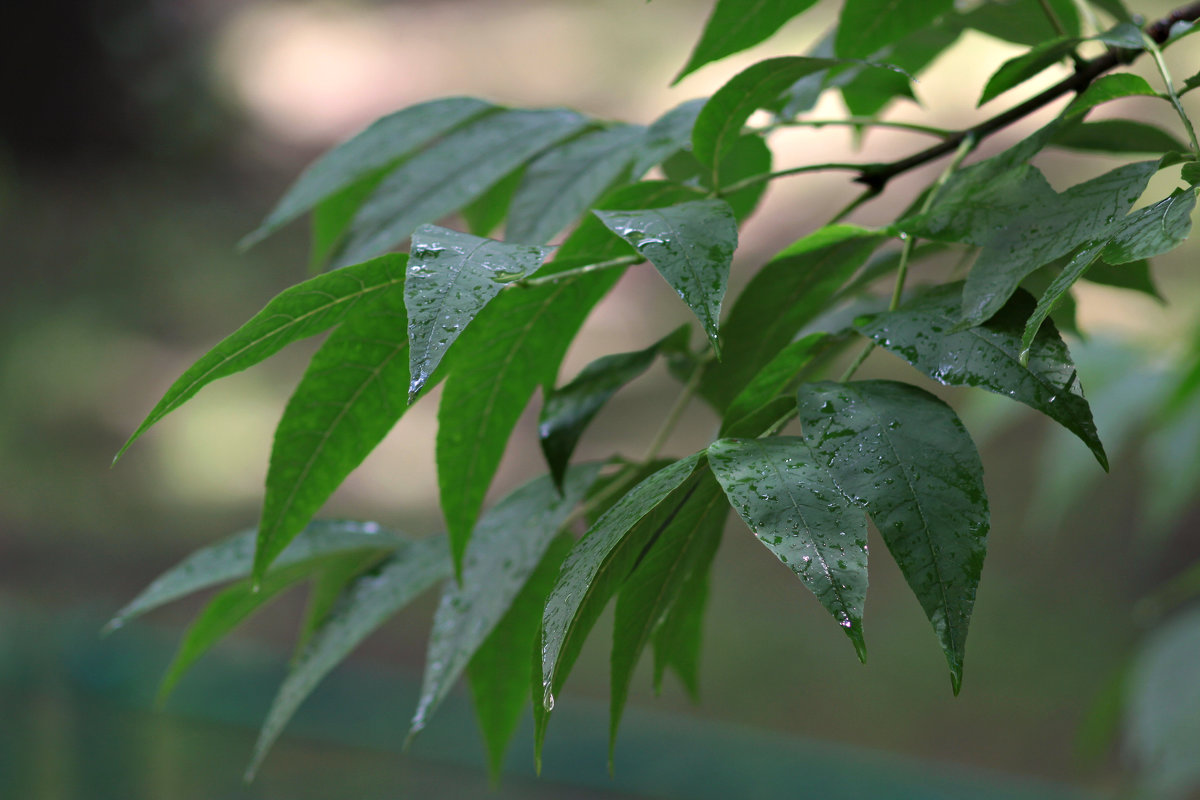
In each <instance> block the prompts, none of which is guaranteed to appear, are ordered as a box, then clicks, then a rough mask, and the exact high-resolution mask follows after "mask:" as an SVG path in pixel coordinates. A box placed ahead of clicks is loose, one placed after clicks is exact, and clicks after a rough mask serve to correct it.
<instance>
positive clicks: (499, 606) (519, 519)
mask: <svg viewBox="0 0 1200 800" xmlns="http://www.w3.org/2000/svg"><path fill="white" fill-rule="evenodd" d="M599 472H600V466H599V465H598V464H589V465H586V466H579V467H575V468H574V469H572V470H571V471H570V472H569V473H568V474H567V476H566V478H565V480H564V482H563V486H562V493H561V494H560V493H559V490H558V488H557V487H556V486H555V485H554V482H553V481H551V480H550V478H549V476H543V477H541V478H538V479H536V480H534V481H531V482H530V483H527V484H525V485H524V486H522V487H521V488H519V489H517V490H516V491H515V492H513V493H512V494H510V495H508V496H507V497H505V498H504V499H503V500H501V501H500V502H499V503H497V504H496V506H495V507H494V508H492V509H491V510H489V511H488V512H487V513H486V514H484V515H483V516H482V517H480V519H479V523H478V524H477V525H476V526H475V530H474V532H473V533H472V535H471V542H470V544H469V545H468V546H467V552H466V556H465V558H464V559H463V568H462V578H461V580H457V581H448V582H447V583H446V587H445V589H444V590H443V591H442V598H441V602H440V603H439V604H438V608H437V612H436V613H435V614H434V617H433V632H432V633H431V634H430V636H429V650H428V653H427V655H426V657H425V676H424V678H423V679H422V682H421V696H420V699H419V700H418V702H417V710H416V712H415V713H414V714H413V718H412V727H411V731H410V733H409V735H410V736H412V735H413V734H416V733H417V732H418V731H420V730H421V729H422V728H424V727H425V723H426V721H427V720H428V718H429V717H430V716H431V715H432V714H433V712H434V711H435V710H436V709H437V707H438V705H439V704H440V703H441V702H442V700H443V699H444V698H445V696H446V694H447V693H448V692H449V691H450V689H451V687H452V686H453V685H454V683H455V682H456V681H457V680H458V678H459V676H460V675H461V674H462V672H463V670H464V669H466V667H467V664H468V663H469V662H470V661H471V658H472V657H473V656H474V654H475V652H476V651H477V650H478V649H479V647H480V646H481V645H482V644H483V642H484V640H485V639H487V637H488V636H489V635H491V633H492V631H493V630H494V629H495V627H496V625H497V624H498V623H499V622H500V620H501V619H502V618H503V617H504V615H505V614H506V613H508V610H509V608H510V607H511V606H512V603H513V600H514V598H516V596H517V595H518V594H519V593H520V592H521V590H522V588H523V587H524V585H525V582H526V581H527V580H528V579H529V576H530V575H531V574H532V573H533V571H534V570H535V569H536V568H537V566H538V564H539V563H540V562H541V561H542V558H543V556H545V554H546V550H547V548H548V547H549V546H550V543H551V542H552V541H553V540H554V538H555V537H556V536H557V535H558V533H559V528H560V527H561V526H562V524H563V521H564V520H565V519H566V517H567V515H568V514H570V513H571V510H572V509H573V508H574V507H575V506H576V504H578V503H579V502H580V501H581V500H582V499H583V497H584V495H585V494H586V493H587V490H588V488H589V487H590V486H591V484H592V482H593V481H594V480H595V478H596V476H597V475H598V474H599ZM530 646H532V641H531V642H530ZM528 652H529V651H528V650H527V649H526V650H523V651H522V654H524V653H528ZM520 679H521V687H522V688H523V689H526V690H528V685H529V681H528V670H527V669H524V668H522V669H521V670H520Z"/></svg>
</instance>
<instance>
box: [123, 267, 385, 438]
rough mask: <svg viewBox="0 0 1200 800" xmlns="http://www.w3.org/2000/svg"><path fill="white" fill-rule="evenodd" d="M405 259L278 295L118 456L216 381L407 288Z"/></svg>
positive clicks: (172, 394)
mask: <svg viewBox="0 0 1200 800" xmlns="http://www.w3.org/2000/svg"><path fill="white" fill-rule="evenodd" d="M404 264H405V257H404V256H402V255H394V256H383V257H381V258H376V259H373V260H371V261H368V262H366V263H364V264H358V265H356V266H355V267H353V268H352V269H346V270H342V271H340V272H335V273H331V274H329V275H319V276H317V277H315V278H312V279H310V280H307V281H304V282H303V283H299V284H297V285H295V286H293V287H291V288H290V289H286V290H284V291H283V292H280V293H279V295H278V296H277V297H275V299H273V300H271V302H269V303H267V305H266V307H265V308H263V310H262V311H260V312H258V313H257V314H255V315H254V316H253V317H251V318H250V320H249V321H248V322H247V323H246V324H245V325H243V326H242V327H240V328H238V329H237V330H236V331H234V332H233V333H232V334H230V335H229V336H227V337H225V338H224V339H222V340H221V342H220V343H219V344H218V345H217V346H216V347H214V348H213V349H212V350H209V351H208V352H207V353H205V354H204V356H202V357H201V358H200V360H198V361H197V362H196V363H195V364H193V365H192V366H191V367H189V368H188V369H187V371H185V372H184V373H183V375H181V376H180V377H179V379H178V380H176V381H175V383H173V384H172V385H171V388H170V389H168V390H167V392H166V394H165V395H163V398H162V399H161V400H159V401H158V404H157V405H155V407H154V409H153V410H151V412H150V413H149V414H148V415H147V416H146V419H145V420H144V421H143V422H142V424H141V425H139V426H138V428H137V430H136V431H134V432H133V435H132V436H130V437H129V440H128V441H126V442H125V445H124V446H123V447H122V448H121V451H120V452H119V453H117V458H120V457H121V454H122V453H124V452H125V451H126V450H127V449H129V446H130V445H131V444H133V442H134V441H135V440H137V438H138V437H139V436H141V435H142V434H143V433H145V432H146V430H147V429H148V428H150V426H152V425H154V424H155V423H156V422H158V421H159V420H160V419H162V418H163V417H165V416H166V415H167V414H169V413H171V412H172V411H174V410H175V409H177V408H179V407H180V406H181V405H183V404H184V403H186V402H187V401H188V400H190V399H191V398H192V396H193V395H195V394H196V392H198V391H200V390H201V389H202V388H204V386H206V385H207V384H209V383H212V382H213V381H215V380H217V379H218V378H224V377H226V376H227V375H232V374H234V373H235V372H240V371H242V370H244V369H247V368H248V367H252V366H254V365H255V364H257V363H259V362H260V361H264V360H266V359H267V358H269V357H270V356H273V355H274V354H275V353H278V352H279V351H280V350H282V349H283V348H284V347H286V346H287V345H289V344H291V343H292V342H294V341H296V340H298V339H303V338H307V337H309V336H315V335H316V334H318V333H321V332H322V331H325V330H328V329H329V328H331V327H333V326H334V325H337V324H338V323H339V322H341V321H342V320H343V319H345V318H346V315H347V314H349V313H350V312H351V311H352V310H353V309H354V307H355V306H356V305H358V304H359V303H360V302H362V301H363V300H366V299H368V298H371V297H373V296H375V295H377V294H379V293H380V292H383V291H386V290H388V289H390V288H392V287H395V286H398V285H400V284H402V283H403V282H404Z"/></svg>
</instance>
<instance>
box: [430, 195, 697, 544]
mask: <svg viewBox="0 0 1200 800" xmlns="http://www.w3.org/2000/svg"><path fill="white" fill-rule="evenodd" d="M696 196H697V193H696V192H694V191H692V190H689V189H685V188H683V187H681V186H676V185H674V184H669V183H662V182H645V183H639V184H634V185H632V186H627V187H622V188H620V189H617V190H615V191H613V192H611V193H610V194H609V195H607V196H606V197H605V198H603V199H602V200H601V201H600V203H599V204H598V205H599V206H600V207H613V205H614V204H619V207H624V208H630V207H637V206H646V207H652V206H654V205H669V204H671V203H677V202H681V201H682V200H685V199H690V198H694V197H696ZM628 252H630V249H629V246H628V245H627V244H626V243H625V242H624V241H622V240H620V239H618V238H616V237H614V236H613V235H612V234H611V233H610V232H609V231H608V230H607V229H606V228H605V227H604V226H603V225H602V224H600V221H599V220H597V219H594V218H590V217H589V218H586V219H585V220H584V222H583V223H582V224H581V225H580V226H579V228H578V229H576V231H575V232H574V233H573V234H571V236H570V237H569V238H568V239H567V240H566V241H565V242H563V244H562V246H561V247H559V249H558V252H557V254H556V256H555V258H554V260H552V261H551V262H550V263H548V264H546V265H545V266H543V267H542V269H541V271H540V273H539V274H540V275H541V276H542V277H545V276H548V275H553V274H556V273H558V272H560V271H562V270H564V269H568V268H571V267H575V266H580V265H581V264H588V263H596V262H600V261H604V260H606V259H609V258H613V257H614V256H618V255H623V254H625V253H628ZM622 273H623V270H622V269H607V270H602V271H598V272H593V273H590V274H587V275H584V276H581V277H579V278H576V279H572V280H563V281H561V282H558V283H553V284H548V285H542V286H533V287H522V288H519V289H512V290H511V291H507V292H503V293H501V295H500V296H499V297H497V298H496V299H495V300H494V301H492V302H491V303H489V304H488V306H487V307H486V308H485V309H484V310H483V312H482V313H480V315H479V317H478V318H477V319H476V320H475V322H474V323H473V324H472V325H471V326H470V327H469V328H468V329H467V330H466V332H465V333H464V334H463V336H462V337H461V338H460V341H459V343H458V345H456V347H455V353H456V354H457V355H456V356H455V358H454V359H453V360H454V369H453V371H452V372H451V374H450V375H449V377H448V378H447V380H446V387H445V390H444V392H443V394H442V402H441V406H440V407H439V410H438V432H437V465H438V486H439V489H440V492H441V505H442V512H443V514H444V515H445V517H446V529H447V533H448V535H449V538H450V542H451V547H450V549H451V552H452V553H453V554H454V558H455V563H460V562H461V559H462V554H463V551H464V548H465V546H466V543H467V540H468V539H469V538H470V535H471V528H472V527H473V526H474V524H475V517H476V515H477V514H478V513H479V507H480V505H481V504H482V502H483V497H484V494H485V493H486V492H487V488H488V485H489V484H490V483H491V480H492V476H493V475H495V473H496V468H497V467H498V466H499V464H500V458H501V456H502V455H503V454H504V448H505V445H506V444H507V442H508V438H509V435H510V434H511V433H512V430H513V426H514V425H516V422H517V419H518V418H519V417H520V416H521V412H522V411H523V410H524V409H525V406H526V405H527V404H528V402H529V399H530V398H531V397H532V396H533V392H534V390H535V389H537V387H538V386H541V385H553V384H554V381H555V378H556V376H557V372H558V366H559V364H560V363H561V362H562V359H563V356H564V355H565V353H566V350H567V347H568V346H569V345H570V343H571V340H572V339H573V338H574V337H575V334H576V332H577V331H578V330H579V328H580V326H581V325H582V324H583V321H584V319H585V318H586V317H587V315H588V313H589V312H590V311H591V310H592V308H593V307H594V306H595V305H596V303H598V302H600V299H601V298H602V297H604V295H605V294H606V293H607V292H608V290H609V289H611V288H612V286H613V285H614V284H615V283H616V282H617V280H618V279H619V278H620V277H621V275H622Z"/></svg>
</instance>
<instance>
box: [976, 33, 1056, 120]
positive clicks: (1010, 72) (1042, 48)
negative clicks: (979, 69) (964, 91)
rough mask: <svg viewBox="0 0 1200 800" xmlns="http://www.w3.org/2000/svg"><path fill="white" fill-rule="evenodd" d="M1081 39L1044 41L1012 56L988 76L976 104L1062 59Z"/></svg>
mask: <svg viewBox="0 0 1200 800" xmlns="http://www.w3.org/2000/svg"><path fill="white" fill-rule="evenodd" d="M1078 44H1079V39H1077V38H1075V37H1073V36H1072V37H1062V38H1057V39H1051V40H1049V41H1045V42H1042V43H1040V44H1038V45H1037V46H1035V47H1034V48H1033V49H1032V50H1030V51H1029V52H1027V53H1022V54H1021V55H1019V56H1016V57H1015V58H1010V59H1009V60H1008V61H1005V62H1004V63H1003V64H1001V65H1000V69H998V70H996V72H995V73H994V74H993V75H992V77H990V78H988V82H987V84H986V85H985V86H984V87H983V94H982V95H980V97H979V102H978V103H977V104H976V105H979V106H981V105H983V104H984V103H986V102H988V101H989V100H993V99H995V98H996V97H998V96H1000V95H1001V94H1003V93H1004V92H1007V91H1008V90H1009V89H1011V88H1013V87H1014V86H1019V85H1020V84H1022V83H1024V82H1025V81H1027V80H1029V79H1030V78H1032V77H1034V76H1035V75H1038V74H1040V73H1041V72H1043V71H1044V70H1046V69H1047V68H1049V67H1051V66H1053V65H1054V64H1057V63H1058V62H1060V61H1062V60H1063V59H1064V58H1066V57H1067V56H1068V55H1070V54H1071V53H1073V52H1074V51H1075V48H1076V46H1078Z"/></svg>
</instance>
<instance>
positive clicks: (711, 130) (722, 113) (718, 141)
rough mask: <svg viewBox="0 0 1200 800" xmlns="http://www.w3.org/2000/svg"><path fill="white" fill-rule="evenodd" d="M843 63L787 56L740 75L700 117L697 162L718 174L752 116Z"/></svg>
mask: <svg viewBox="0 0 1200 800" xmlns="http://www.w3.org/2000/svg"><path fill="white" fill-rule="evenodd" d="M840 63H842V62H839V61H837V60H834V59H828V58H807V57H804V56H785V57H783V58H772V59H768V60H767V61H760V62H758V63H757V64H755V65H754V66H752V67H749V68H747V69H745V70H742V71H741V72H739V73H738V74H737V75H735V76H734V77H733V78H732V79H730V80H729V82H728V83H726V84H725V85H724V86H722V87H721V88H720V89H718V90H717V93H716V94H714V95H713V96H712V97H711V98H709V100H708V102H707V103H705V105H704V108H702V109H701V110H700V113H699V115H698V116H697V117H696V124H695V126H694V127H693V128H692V152H693V153H694V154H695V156H696V158H697V160H699V161H700V163H701V164H703V165H704V166H706V167H708V168H709V169H710V170H713V171H714V174H716V165H717V163H718V162H719V161H720V159H721V156H723V155H725V154H726V153H727V152H729V149H730V148H732V147H733V143H734V142H735V141H736V140H737V138H738V137H739V136H740V135H741V133H742V126H743V125H745V124H746V120H748V119H750V115H751V114H753V113H754V112H755V111H756V110H758V109H759V108H762V107H763V106H766V105H769V104H771V103H773V102H774V101H776V100H777V99H778V98H779V96H780V95H781V94H782V93H783V92H784V91H785V90H786V89H788V88H789V87H790V86H791V85H792V84H793V83H795V82H796V81H798V80H800V79H801V78H803V77H804V76H805V75H810V74H812V73H814V72H818V71H820V70H823V69H828V68H829V67H832V66H835V65H837V64H840ZM714 182H716V183H719V181H716V180H714Z"/></svg>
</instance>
